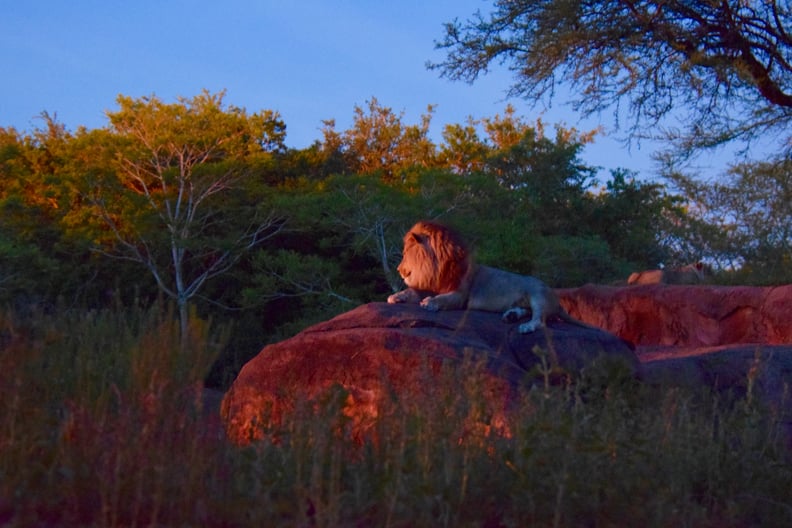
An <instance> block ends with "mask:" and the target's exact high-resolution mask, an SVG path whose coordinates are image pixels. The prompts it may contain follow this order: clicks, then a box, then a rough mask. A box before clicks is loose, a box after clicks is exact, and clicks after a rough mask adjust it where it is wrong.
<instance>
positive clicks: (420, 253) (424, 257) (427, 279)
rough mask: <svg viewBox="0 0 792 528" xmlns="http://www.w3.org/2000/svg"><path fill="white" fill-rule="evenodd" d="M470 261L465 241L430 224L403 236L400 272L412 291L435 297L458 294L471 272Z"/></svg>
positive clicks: (448, 230)
mask: <svg viewBox="0 0 792 528" xmlns="http://www.w3.org/2000/svg"><path fill="white" fill-rule="evenodd" d="M470 267H471V258H470V253H469V251H468V248H467V246H466V245H465V243H464V242H463V240H462V238H461V237H460V236H459V235H457V233H456V232H454V231H453V230H451V229H450V228H448V227H446V226H444V225H442V224H438V223H435V222H430V221H421V222H418V223H417V224H415V225H414V226H413V227H412V228H411V229H410V230H409V231H408V232H407V234H406V235H404V251H403V255H402V261H401V264H399V268H398V269H399V272H400V273H401V275H402V276H403V277H408V278H407V279H406V280H407V281H408V284H409V286H410V287H411V288H414V289H416V290H422V291H426V292H432V293H434V294H440V293H447V292H451V291H455V290H457V289H458V288H459V286H460V284H462V282H463V280H464V278H465V276H466V275H467V273H468V272H469V271H470Z"/></svg>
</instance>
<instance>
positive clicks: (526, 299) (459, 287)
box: [388, 221, 599, 334]
mask: <svg viewBox="0 0 792 528" xmlns="http://www.w3.org/2000/svg"><path fill="white" fill-rule="evenodd" d="M397 270H398V272H399V274H400V275H401V277H402V279H403V280H404V283H405V285H406V286H407V289H405V290H402V291H400V292H397V293H394V294H393V295H391V296H389V297H388V302H389V303H391V304H393V303H419V304H420V305H421V306H422V307H423V308H425V309H427V310H430V311H438V310H460V309H468V310H483V311H487V312H500V313H502V314H503V315H502V319H503V321H504V322H506V323H513V322H516V321H519V320H521V319H523V318H525V317H526V316H527V315H528V311H529V310H530V313H531V319H530V320H529V321H528V322H525V323H522V324H520V325H519V327H518V331H519V332H520V333H522V334H527V333H531V332H534V331H536V330H538V329H540V328H542V327H545V326H546V323H547V319H548V318H549V317H558V318H560V319H562V320H564V321H566V322H568V323H572V324H575V325H577V326H581V327H583V328H588V329H595V330H599V329H598V328H597V327H595V326H591V325H588V324H586V323H584V322H582V321H578V320H577V319H575V318H574V317H572V316H571V315H569V314H568V313H567V312H566V310H564V308H563V307H562V306H561V305H560V304H559V301H558V296H556V294H555V292H554V291H553V290H552V289H551V288H550V287H549V286H547V285H546V284H545V283H543V282H542V281H540V280H539V279H537V278H535V277H531V276H528V275H518V274H516V273H511V272H508V271H504V270H500V269H496V268H491V267H488V266H480V265H477V264H475V263H474V262H473V258H472V257H471V255H470V252H469V251H468V249H467V246H466V245H465V243H464V242H463V241H462V239H461V238H460V237H459V235H457V233H455V232H454V231H452V230H451V229H449V228H448V227H446V226H444V225H442V224H439V223H436V222H431V221H420V222H418V223H416V224H415V225H414V226H413V227H412V228H411V229H410V230H409V231H408V232H407V234H406V235H405V236H404V250H403V252H402V261H401V263H400V264H399V266H398V267H397Z"/></svg>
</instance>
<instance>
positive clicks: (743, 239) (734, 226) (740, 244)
mask: <svg viewBox="0 0 792 528" xmlns="http://www.w3.org/2000/svg"><path fill="white" fill-rule="evenodd" d="M670 178H671V179H672V181H674V183H675V184H676V185H677V186H678V187H679V188H680V189H682V191H683V193H684V195H685V197H686V198H687V199H688V201H689V202H690V203H691V204H693V208H692V213H693V215H694V216H695V218H696V219H698V220H699V222H698V226H699V230H698V232H694V233H692V235H697V236H698V237H699V238H701V239H703V241H704V243H705V244H706V246H707V248H708V250H709V252H710V257H711V258H712V259H713V260H714V261H715V262H716V263H718V264H719V267H721V268H724V269H731V270H739V274H740V275H741V276H742V277H743V278H744V279H748V280H750V281H751V282H762V283H783V282H788V281H790V280H792V273H790V269H792V161H791V160H780V161H777V162H761V163H742V164H739V165H735V166H734V167H732V168H731V169H730V170H729V172H728V174H727V177H726V178H725V179H724V180H723V181H717V182H698V181H696V180H694V179H693V178H691V177H689V176H685V175H683V174H681V173H672V174H670Z"/></svg>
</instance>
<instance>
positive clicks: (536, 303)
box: [517, 295, 546, 334]
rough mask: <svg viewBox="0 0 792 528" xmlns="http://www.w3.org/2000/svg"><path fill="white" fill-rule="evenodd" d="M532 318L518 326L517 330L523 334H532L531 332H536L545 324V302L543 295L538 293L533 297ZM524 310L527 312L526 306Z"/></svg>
mask: <svg viewBox="0 0 792 528" xmlns="http://www.w3.org/2000/svg"><path fill="white" fill-rule="evenodd" d="M530 304H531V320H530V321H528V322H525V323H523V324H521V325H520V326H518V327H517V331H518V332H519V333H521V334H530V333H531V332H535V331H536V330H538V329H540V328H542V327H543V326H544V325H545V318H546V314H545V312H546V310H545V304H544V302H543V301H542V299H541V297H540V296H538V295H536V296H532V297H531V301H530ZM522 310H523V311H524V312H525V313H527V311H526V310H525V308H522Z"/></svg>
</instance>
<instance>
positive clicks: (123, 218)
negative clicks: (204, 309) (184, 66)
mask: <svg viewBox="0 0 792 528" xmlns="http://www.w3.org/2000/svg"><path fill="white" fill-rule="evenodd" d="M223 97H224V93H223V92H221V93H219V94H210V93H208V92H206V91H204V92H203V93H201V94H200V95H198V96H195V97H193V98H192V99H184V98H179V99H178V102H177V103H173V104H166V103H164V102H162V101H161V100H160V99H158V98H157V97H154V96H152V97H144V98H140V99H133V98H130V97H125V96H119V97H118V104H119V107H120V108H119V110H118V111H116V112H110V113H108V117H109V119H110V124H111V128H110V132H111V133H112V134H114V135H116V136H117V140H118V143H119V144H118V146H117V156H116V160H115V161H116V163H115V167H116V175H117V178H118V180H117V181H118V183H119V184H120V187H119V188H118V189H116V191H117V192H118V194H114V193H112V191H111V189H110V187H107V186H105V187H102V188H99V189H98V191H97V193H96V194H95V202H96V203H97V204H98V206H99V210H100V212H101V215H102V217H103V219H104V220H105V221H106V223H107V225H108V226H109V227H110V229H111V231H112V233H113V235H114V236H115V239H116V242H117V244H116V247H115V249H114V250H113V251H106V253H108V254H110V255H111V256H116V257H119V258H124V259H129V260H132V261H135V262H138V263H140V264H142V265H143V266H145V268H146V269H147V270H148V272H149V273H150V274H151V275H152V277H153V278H154V280H155V281H156V284H157V286H158V288H159V289H160V291H161V292H162V293H164V294H165V295H166V296H167V297H168V298H170V299H172V300H174V301H175V302H176V304H177V306H178V309H179V314H180V321H181V328H182V332H183V333H184V332H186V330H187V322H188V302H189V301H190V299H192V298H193V297H194V296H195V295H196V294H198V292H199V290H200V289H201V288H202V287H203V286H204V284H205V283H206V282H207V281H208V280H209V279H211V278H213V277H216V276H218V275H221V274H223V273H224V272H226V271H227V270H228V269H229V268H230V267H231V266H232V265H233V264H234V263H236V262H237V260H238V259H239V258H240V257H241V255H242V254H244V253H245V252H246V251H248V250H250V249H251V248H253V247H254V246H256V245H258V244H260V243H261V242H262V241H264V240H265V239H267V238H269V237H271V236H273V235H274V234H275V233H277V232H278V231H279V230H280V229H281V228H282V225H283V219H282V218H280V217H278V216H276V215H275V214H274V213H273V212H272V211H271V210H265V209H264V208H262V207H258V208H257V207H255V205H251V208H253V209H254V212H253V213H252V214H249V215H244V218H246V220H245V221H244V223H240V219H239V218H236V217H235V214H233V213H232V212H231V211H230V210H229V207H228V205H227V204H223V203H221V202H220V199H221V197H224V198H225V197H227V196H228V195H230V194H233V192H234V191H235V190H237V189H238V188H239V187H240V186H242V185H244V184H245V183H247V182H245V181H244V180H245V178H244V177H245V176H246V171H245V168H244V167H245V164H251V163H253V162H254V161H255V158H256V157H261V156H267V155H269V154H270V153H272V152H274V151H277V150H279V149H282V148H283V139H284V137H285V125H284V124H283V122H282V121H281V120H280V118H279V115H278V114H277V113H275V112H272V111H269V110H267V111H263V112H261V113H257V114H250V115H249V114H248V113H247V112H246V111H245V110H244V109H241V108H236V107H226V106H225V105H224V104H223ZM183 335H184V334H183Z"/></svg>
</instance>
